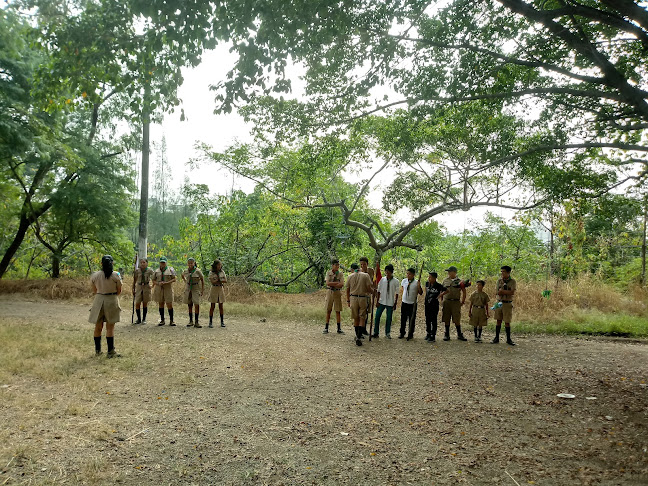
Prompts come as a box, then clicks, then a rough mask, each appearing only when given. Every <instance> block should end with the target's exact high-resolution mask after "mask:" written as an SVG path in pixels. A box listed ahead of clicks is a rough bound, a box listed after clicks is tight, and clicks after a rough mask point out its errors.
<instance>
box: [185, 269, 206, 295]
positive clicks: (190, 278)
mask: <svg viewBox="0 0 648 486" xmlns="http://www.w3.org/2000/svg"><path fill="white" fill-rule="evenodd" d="M182 278H183V279H184V280H185V282H186V284H185V285H186V286H187V290H194V289H198V288H199V285H200V281H201V280H203V281H204V278H205V277H204V276H203V273H202V272H201V271H200V268H196V267H194V271H193V272H190V271H189V269H188V268H185V269H184V271H183V272H182Z"/></svg>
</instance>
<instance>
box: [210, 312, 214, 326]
mask: <svg viewBox="0 0 648 486" xmlns="http://www.w3.org/2000/svg"><path fill="white" fill-rule="evenodd" d="M209 327H214V315H213V314H212V315H211V316H209Z"/></svg>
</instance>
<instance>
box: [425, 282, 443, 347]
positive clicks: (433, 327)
mask: <svg viewBox="0 0 648 486" xmlns="http://www.w3.org/2000/svg"><path fill="white" fill-rule="evenodd" d="M445 289H446V288H445V287H444V286H443V285H441V284H440V283H439V282H437V273H436V272H429V274H428V281H427V282H425V332H426V333H427V335H426V336H425V340H426V341H430V342H434V341H436V332H437V318H438V316H439V295H441V292H443V291H444V290H445Z"/></svg>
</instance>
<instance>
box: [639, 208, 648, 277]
mask: <svg viewBox="0 0 648 486" xmlns="http://www.w3.org/2000/svg"><path fill="white" fill-rule="evenodd" d="M647 220H648V204H645V205H644V220H643V240H642V242H641V285H646V223H647V222H648V221H647Z"/></svg>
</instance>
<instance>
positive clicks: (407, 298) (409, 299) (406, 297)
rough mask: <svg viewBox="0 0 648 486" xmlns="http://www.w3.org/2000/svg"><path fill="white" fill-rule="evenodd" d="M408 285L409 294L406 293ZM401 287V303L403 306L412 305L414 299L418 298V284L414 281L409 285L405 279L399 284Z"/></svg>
mask: <svg viewBox="0 0 648 486" xmlns="http://www.w3.org/2000/svg"><path fill="white" fill-rule="evenodd" d="M408 284H409V292H407V285H408ZM401 287H403V298H402V299H401V301H402V302H404V303H405V304H413V303H414V302H416V297H418V282H417V281H416V279H414V280H412V283H409V280H407V278H404V279H403V281H402V282H401Z"/></svg>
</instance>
